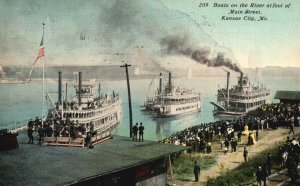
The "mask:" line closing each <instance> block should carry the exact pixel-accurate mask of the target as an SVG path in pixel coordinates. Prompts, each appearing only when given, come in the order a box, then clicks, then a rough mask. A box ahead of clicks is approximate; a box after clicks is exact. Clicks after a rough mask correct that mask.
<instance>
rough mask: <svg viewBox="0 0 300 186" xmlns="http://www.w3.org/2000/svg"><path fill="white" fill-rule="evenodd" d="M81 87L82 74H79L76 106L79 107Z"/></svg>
mask: <svg viewBox="0 0 300 186" xmlns="http://www.w3.org/2000/svg"><path fill="white" fill-rule="evenodd" d="M81 85H82V72H79V77H78V105H79V106H80V105H81Z"/></svg>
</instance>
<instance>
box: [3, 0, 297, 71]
mask: <svg viewBox="0 0 300 186" xmlns="http://www.w3.org/2000/svg"><path fill="white" fill-rule="evenodd" d="M206 2H209V6H208V7H199V3H206ZM213 2H214V3H228V4H232V3H236V4H240V3H242V2H243V3H250V2H252V1H247V0H241V1H237V0H222V1H221V0H215V1H213ZM256 2H263V3H264V4H267V3H273V2H274V1H268V0H265V1H263V0H262V1H256ZM276 3H278V4H280V3H282V4H284V5H285V4H288V3H291V5H290V7H289V8H262V9H256V8H252V9H251V8H236V9H237V10H243V11H244V10H246V9H251V10H261V12H262V15H264V16H266V17H268V21H224V20H221V17H222V16H223V15H228V12H229V10H230V9H231V8H230V7H229V8H216V7H213V3H211V1H204V0H152V1H147V0H141V1H138V0H128V1H124V0H102V1H100V0H91V1H83V0H65V1H60V0H51V1H46V0H41V1H34V0H27V1H23V0H15V1H9V0H2V1H0V15H1V18H0V64H1V65H23V66H31V65H32V63H33V61H34V59H35V58H36V55H37V52H38V50H39V47H40V46H39V44H40V42H41V38H42V33H43V30H42V23H43V22H44V23H45V24H46V25H45V32H44V47H45V57H44V58H42V59H41V60H40V61H42V62H46V63H47V65H119V64H122V63H125V62H128V63H131V64H133V65H136V66H139V67H141V69H145V70H147V69H151V68H154V67H157V66H160V67H163V68H166V69H168V68H169V67H172V68H173V67H175V68H183V67H184V68H186V67H187V66H190V67H193V66H199V64H200V66H205V65H208V66H211V65H212V66H218V65H222V64H225V65H228V66H229V67H230V68H233V69H235V70H236V66H238V67H239V68H245V67H253V68H255V67H264V66H284V67H289V66H290V67H300V63H298V59H300V40H299V34H298V31H299V28H300V23H299V20H300V13H299V12H300V1H298V0H290V1H286V0H279V1H276ZM235 16H237V15H235ZM242 16H244V15H242ZM37 65H41V62H39V63H38V64H37Z"/></svg>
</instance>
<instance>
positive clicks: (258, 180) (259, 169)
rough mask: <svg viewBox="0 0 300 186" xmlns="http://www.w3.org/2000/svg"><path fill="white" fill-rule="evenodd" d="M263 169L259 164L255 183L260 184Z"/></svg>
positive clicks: (259, 185)
mask: <svg viewBox="0 0 300 186" xmlns="http://www.w3.org/2000/svg"><path fill="white" fill-rule="evenodd" d="M262 174H263V171H262V168H261V166H259V167H258V168H257V170H256V181H257V185H258V186H261V181H262V177H263V175H262Z"/></svg>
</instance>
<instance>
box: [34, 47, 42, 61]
mask: <svg viewBox="0 0 300 186" xmlns="http://www.w3.org/2000/svg"><path fill="white" fill-rule="evenodd" d="M44 56H45V50H44V47H41V48H40V49H39V51H38V54H37V56H36V59H35V60H34V62H33V65H35V64H36V63H37V61H38V59H39V58H41V57H44Z"/></svg>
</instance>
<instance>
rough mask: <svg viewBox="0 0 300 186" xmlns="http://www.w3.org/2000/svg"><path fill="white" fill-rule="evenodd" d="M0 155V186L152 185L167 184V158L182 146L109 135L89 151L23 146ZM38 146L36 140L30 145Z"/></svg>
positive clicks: (21, 140)
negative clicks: (108, 137)
mask: <svg viewBox="0 0 300 186" xmlns="http://www.w3.org/2000/svg"><path fill="white" fill-rule="evenodd" d="M18 141H19V145H20V147H19V149H15V150H10V151H4V152H1V154H0V170H4V171H0V185H99V183H101V185H112V183H117V184H115V185H122V183H128V184H129V185H136V184H137V183H140V184H142V183H143V184H144V183H146V184H145V185H151V184H153V183H162V184H163V183H166V180H167V165H168V158H169V156H170V155H171V154H175V153H179V152H181V151H184V150H186V149H187V148H186V147H182V146H176V145H171V144H163V143H159V142H155V141H144V142H136V141H135V142H134V141H132V139H131V138H128V137H121V136H113V139H110V140H107V141H105V142H103V143H101V144H98V145H95V146H94V148H92V149H90V148H76V147H54V146H43V145H42V146H40V145H37V144H27V142H28V138H27V136H26V134H22V133H21V134H20V135H19V136H18ZM35 142H37V141H35Z"/></svg>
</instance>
